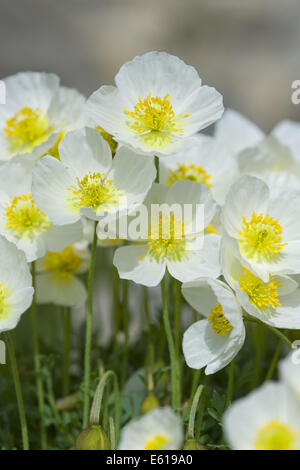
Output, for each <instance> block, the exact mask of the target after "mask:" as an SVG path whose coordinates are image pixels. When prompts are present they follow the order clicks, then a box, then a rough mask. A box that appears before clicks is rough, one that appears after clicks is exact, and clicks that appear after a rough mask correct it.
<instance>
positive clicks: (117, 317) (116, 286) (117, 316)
mask: <svg viewBox="0 0 300 470" xmlns="http://www.w3.org/2000/svg"><path fill="white" fill-rule="evenodd" d="M113 299H114V336H113V347H114V349H116V348H117V345H118V333H119V331H120V326H121V305H120V278H119V274H118V271H117V269H116V268H115V267H113Z"/></svg>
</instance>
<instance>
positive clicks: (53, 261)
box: [44, 245, 82, 278]
mask: <svg viewBox="0 0 300 470" xmlns="http://www.w3.org/2000/svg"><path fill="white" fill-rule="evenodd" d="M81 262H82V259H81V258H80V257H79V256H78V255H77V254H76V253H75V252H74V248H73V246H72V245H69V246H68V247H67V248H65V249H64V250H63V251H60V252H59V253H53V252H51V251H49V252H48V253H46V255H45V260H44V268H45V269H46V270H47V271H52V272H53V273H55V274H58V275H60V276H62V277H64V278H70V277H72V276H73V274H74V273H75V272H76V271H77V269H78V268H79V266H80V264H81Z"/></svg>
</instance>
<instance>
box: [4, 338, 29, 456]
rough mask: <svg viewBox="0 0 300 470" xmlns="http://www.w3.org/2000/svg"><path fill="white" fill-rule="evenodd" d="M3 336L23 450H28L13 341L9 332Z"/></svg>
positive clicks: (26, 429)
mask: <svg viewBox="0 0 300 470" xmlns="http://www.w3.org/2000/svg"><path fill="white" fill-rule="evenodd" d="M4 337H5V341H6V345H7V350H8V354H9V359H10V367H11V372H12V376H13V380H14V385H15V390H16V396H17V403H18V410H19V418H20V423H21V432H22V442H23V450H29V440H28V428H27V421H26V415H25V409H24V401H23V395H22V389H21V383H20V376H19V371H18V366H17V359H16V353H15V348H14V343H13V339H12V336H11V333H5V334H4Z"/></svg>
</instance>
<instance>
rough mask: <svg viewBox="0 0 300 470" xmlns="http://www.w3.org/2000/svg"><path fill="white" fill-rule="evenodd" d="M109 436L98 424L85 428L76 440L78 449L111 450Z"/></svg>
mask: <svg viewBox="0 0 300 470" xmlns="http://www.w3.org/2000/svg"><path fill="white" fill-rule="evenodd" d="M109 447H110V446H109V441H108V437H107V435H106V434H105V432H104V431H103V429H102V428H101V426H99V425H98V424H93V425H92V426H89V427H88V428H86V429H84V430H83V431H82V432H81V433H80V434H79V436H78V437H77V440H76V449H77V450H109Z"/></svg>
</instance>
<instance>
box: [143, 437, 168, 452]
mask: <svg viewBox="0 0 300 470" xmlns="http://www.w3.org/2000/svg"><path fill="white" fill-rule="evenodd" d="M168 442H169V440H168V439H167V438H166V437H165V436H162V435H160V434H158V435H157V436H155V437H153V438H152V439H149V441H148V442H147V443H146V445H145V447H144V449H143V450H162V449H164V448H165V445H166V444H167V443H168Z"/></svg>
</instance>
